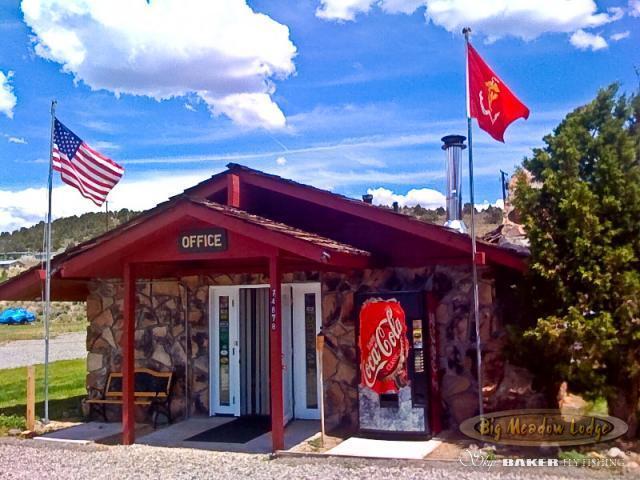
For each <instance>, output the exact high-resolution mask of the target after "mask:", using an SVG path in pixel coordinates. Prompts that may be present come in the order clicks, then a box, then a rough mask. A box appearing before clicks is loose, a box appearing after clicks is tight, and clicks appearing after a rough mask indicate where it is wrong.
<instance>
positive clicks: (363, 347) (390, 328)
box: [359, 298, 409, 393]
mask: <svg viewBox="0 0 640 480" xmlns="http://www.w3.org/2000/svg"><path fill="white" fill-rule="evenodd" d="M359 344H360V373H361V385H363V386H365V387H368V388H370V389H372V390H374V391H375V392H377V393H394V392H398V390H399V389H400V387H402V386H404V385H406V384H408V376H407V358H408V354H409V341H408V339H407V323H406V320H405V314H404V310H403V309H402V306H401V305H400V302H398V301H397V300H395V299H392V300H382V299H380V298H376V299H370V300H368V301H366V302H365V303H364V304H363V305H362V308H361V309H360V342H359Z"/></svg>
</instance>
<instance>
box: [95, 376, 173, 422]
mask: <svg viewBox="0 0 640 480" xmlns="http://www.w3.org/2000/svg"><path fill="white" fill-rule="evenodd" d="M172 376H173V373H171V372H157V371H155V370H150V369H148V368H136V369H135V377H134V393H133V399H134V400H133V401H134V404H136V405H144V406H148V407H149V409H150V410H151V414H152V418H153V428H156V424H157V420H158V415H159V414H162V415H164V416H165V417H166V418H167V421H168V422H169V423H171V422H172V419H171V378H172ZM100 394H101V396H100V397H99V398H89V399H87V401H86V403H87V404H89V416H90V417H91V411H92V409H93V408H99V409H100V411H101V413H102V418H104V421H105V422H108V419H107V405H122V373H110V374H109V378H108V379H107V383H106V385H105V387H104V390H103V391H102V392H100ZM94 406H95V407H94Z"/></svg>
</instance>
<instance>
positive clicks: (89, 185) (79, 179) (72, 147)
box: [53, 118, 124, 206]
mask: <svg viewBox="0 0 640 480" xmlns="http://www.w3.org/2000/svg"><path fill="white" fill-rule="evenodd" d="M53 169H54V170H56V171H57V172H60V177H61V178H62V181H63V182H65V183H66V184H68V185H71V186H72V187H75V188H77V189H78V191H79V192H80V194H81V195H82V196H83V197H85V198H88V199H89V200H92V201H93V203H95V204H96V205H98V206H100V205H102V204H103V203H104V201H105V200H106V199H107V195H109V192H110V191H111V189H112V188H113V187H114V186H115V185H116V183H118V181H119V180H120V178H122V174H123V173H124V168H122V167H121V166H120V165H118V164H117V163H116V162H114V161H113V160H111V159H109V158H107V157H105V156H104V155H101V154H99V153H98V152H96V151H95V150H94V149H92V148H91V147H90V146H89V145H87V144H86V143H84V142H83V141H82V140H81V139H80V137H78V136H77V135H76V134H75V133H73V132H72V131H71V130H69V129H68V128H67V127H65V126H64V125H63V124H62V122H60V121H59V120H58V119H57V118H56V119H55V123H54V128H53Z"/></svg>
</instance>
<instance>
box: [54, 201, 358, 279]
mask: <svg viewBox="0 0 640 480" xmlns="http://www.w3.org/2000/svg"><path fill="white" fill-rule="evenodd" d="M186 216H190V217H192V218H195V219H197V220H201V221H203V222H206V223H209V224H214V225H216V226H218V227H222V228H227V229H228V230H230V231H232V232H237V233H239V234H241V235H244V236H247V237H249V238H252V239H259V242H261V243H265V244H268V245H272V246H275V247H278V248H281V249H282V250H286V251H289V252H291V253H295V254H296V255H299V256H301V257H306V258H308V259H311V260H313V261H315V262H319V263H320V262H322V261H323V260H324V259H325V258H326V257H325V256H323V252H324V251H325V250H327V249H325V248H323V247H322V246H319V245H316V244H314V243H311V242H308V241H305V240H301V239H299V238H296V237H293V236H291V235H287V234H286V233H281V232H277V231H273V230H269V229H268V228H265V227H262V226H260V225H256V224H253V223H250V222H248V221H245V220H242V219H240V218H236V217H233V216H230V215H225V214H224V213H222V212H218V211H214V210H211V209H208V208H207V207H205V206H202V205H198V204H194V203H191V202H189V201H188V200H186V201H184V202H183V203H177V204H176V205H175V206H174V207H173V208H171V209H169V210H167V211H165V212H164V213H163V215H159V216H155V217H154V218H153V221H145V222H141V223H140V224H138V225H135V226H133V227H131V228H130V229H129V230H128V231H127V232H126V234H123V235H120V236H116V237H113V238H110V239H108V240H105V241H104V243H102V244H100V245H97V246H96V247H94V248H91V249H88V250H86V251H85V252H82V253H80V254H78V255H76V256H74V257H73V258H70V259H69V260H67V261H66V262H64V264H63V267H62V271H61V276H62V277H66V278H73V277H76V278H84V277H86V276H95V274H94V273H92V274H91V275H87V271H90V270H91V268H92V266H93V267H95V266H96V265H97V264H98V262H100V261H101V260H105V259H108V260H109V262H113V261H114V259H118V258H121V257H123V256H127V255H128V254H129V253H130V252H127V251H126V249H128V248H131V246H132V245H133V244H134V243H135V242H138V241H142V240H144V241H145V242H147V243H150V242H153V241H154V240H156V239H157V240H160V241H161V240H162V237H163V236H164V234H165V231H166V227H168V226H169V225H171V224H176V223H178V222H180V221H182V220H184V219H185V217H186ZM154 236H156V237H155V238H154ZM122 250H124V252H123V251H122ZM329 253H330V255H331V256H330V258H329V260H328V261H327V262H326V264H327V265H331V266H344V267H350V268H365V267H366V266H368V265H369V262H370V257H369V256H367V255H349V254H344V253H341V252H333V251H329ZM212 258H213V257H212ZM115 261H117V260H115Z"/></svg>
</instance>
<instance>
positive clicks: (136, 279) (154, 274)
mask: <svg viewBox="0 0 640 480" xmlns="http://www.w3.org/2000/svg"><path fill="white" fill-rule="evenodd" d="M370 262H371V257H370V255H369V254H368V252H365V251H362V250H358V249H356V248H353V247H351V246H348V245H345V244H341V243H338V242H335V241H333V240H329V239H326V238H323V237H320V236H318V235H315V234H311V233H308V232H303V231H301V230H298V229H295V228H292V227H289V226H286V225H283V224H279V223H277V222H273V221H271V220H268V219H264V218H261V217H257V216H255V215H251V214H248V213H246V212H243V211H241V210H237V209H235V208H233V207H229V206H223V205H220V204H216V203H212V202H208V201H194V200H192V199H186V198H185V199H181V200H180V201H178V202H176V203H175V204H174V205H173V207H172V208H171V209H166V210H162V209H161V211H160V212H158V213H157V214H156V215H151V216H147V217H146V218H145V220H144V221H142V222H139V223H136V224H134V225H132V226H130V227H129V228H128V229H126V230H125V231H124V232H121V234H120V235H118V236H113V237H111V238H107V239H104V240H103V241H100V242H98V243H97V244H96V245H95V246H92V248H88V249H86V250H84V251H81V252H78V253H77V254H75V255H72V256H70V258H68V259H66V260H65V261H64V262H63V263H61V264H60V265H59V266H58V269H57V280H58V282H60V283H61V284H64V282H66V281H70V282H81V281H82V280H85V281H92V279H118V278H120V279H121V289H122V319H121V323H119V325H118V327H119V329H118V333H117V334H115V335H114V337H117V336H118V335H119V336H120V338H116V340H115V341H117V342H118V344H119V345H118V346H119V348H120V351H121V361H120V367H121V372H122V442H123V443H124V444H131V443H133V442H135V441H136V428H135V421H136V415H135V413H136V407H135V385H134V370H135V368H136V367H139V366H144V365H136V350H135V345H136V312H137V307H139V305H138V304H137V301H136V298H137V296H138V294H139V293H140V284H141V282H142V283H143V284H144V283H150V282H154V281H156V280H158V279H162V280H166V279H179V278H181V277H185V276H194V275H215V274H222V273H224V274H251V275H257V276H260V277H261V278H264V279H266V280H267V282H266V285H264V286H265V287H267V288H268V328H267V329H266V330H267V331H265V332H263V333H264V334H266V335H268V366H267V367H266V368H265V369H264V370H265V374H266V375H268V404H269V416H270V432H269V437H268V438H269V441H270V448H271V450H273V451H275V450H281V449H283V448H284V446H285V424H286V422H287V421H288V420H289V419H290V418H289V417H288V416H287V415H286V411H285V401H286V398H285V396H284V395H283V389H284V388H285V386H284V384H283V383H284V382H285V381H286V377H285V376H284V375H283V367H284V365H283V355H285V354H286V352H283V315H282V298H283V296H282V295H283V293H282V292H283V286H282V285H283V276H285V275H287V274H288V273H290V272H301V271H314V272H321V271H342V270H350V269H363V268H366V267H367V266H369V265H370ZM116 281H117V280H116ZM117 321H118V322H120V320H119V319H118V320H117ZM284 334H285V335H286V334H287V332H286V329H285V331H284ZM207 343H208V345H209V346H210V345H211V343H212V340H211V339H207ZM209 355H211V351H209ZM89 363H90V362H89ZM320 390H321V389H320ZM210 400H211V399H210ZM230 413H232V412H230ZM213 418H218V419H219V418H221V417H213ZM171 428H175V427H171ZM158 433H159V432H158ZM262 441H263V442H264V439H263V440H262Z"/></svg>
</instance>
